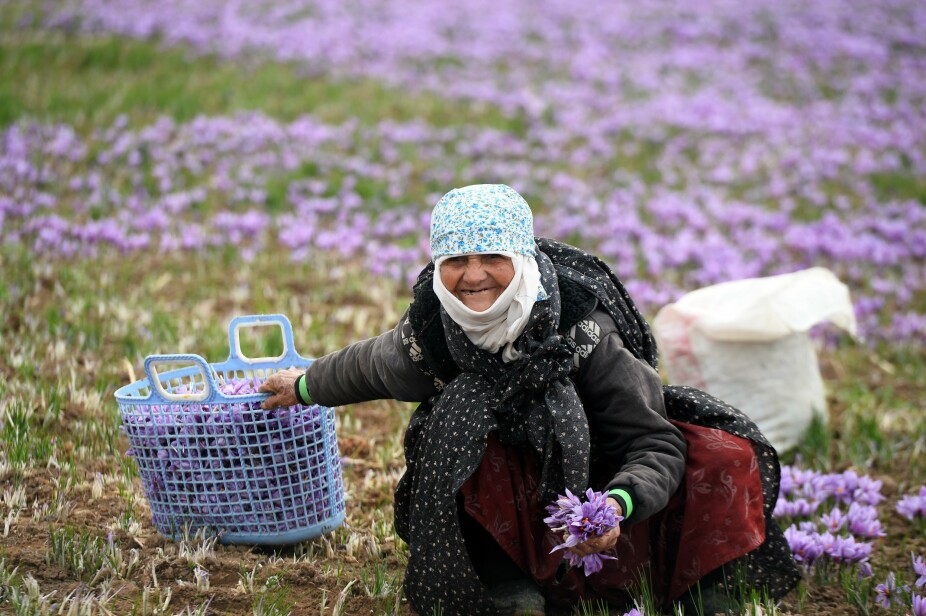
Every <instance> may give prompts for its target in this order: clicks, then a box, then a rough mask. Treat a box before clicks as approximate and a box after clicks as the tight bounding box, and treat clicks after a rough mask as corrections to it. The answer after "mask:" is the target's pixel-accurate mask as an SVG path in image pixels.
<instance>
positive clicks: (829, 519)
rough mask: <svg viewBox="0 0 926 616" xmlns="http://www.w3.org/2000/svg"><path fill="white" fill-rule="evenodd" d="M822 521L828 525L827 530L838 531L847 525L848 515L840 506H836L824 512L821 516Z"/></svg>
mask: <svg viewBox="0 0 926 616" xmlns="http://www.w3.org/2000/svg"><path fill="white" fill-rule="evenodd" d="M820 521H821V522H823V524H824V525H825V526H826V530H828V531H830V532H831V533H836V532H839V531H840V530H841V529H842V527H843V526H845V525H846V515H845V514H844V513H843V512H842V510H841V509H839V507H834V508H833V510H832V511H830V512H829V513H824V514H823V515H822V516H821V517H820Z"/></svg>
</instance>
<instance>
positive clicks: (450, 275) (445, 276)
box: [440, 254, 514, 312]
mask: <svg viewBox="0 0 926 616" xmlns="http://www.w3.org/2000/svg"><path fill="white" fill-rule="evenodd" d="M512 278H514V264H513V263H512V262H511V259H509V258H508V257H506V256H504V255H498V254H481V255H466V256H462V257H450V258H449V259H446V260H444V261H443V263H441V266H440V279H441V282H442V283H444V288H445V289H447V290H448V291H450V292H451V293H453V295H454V297H456V298H457V299H458V300H460V301H461V302H463V305H464V306H466V307H467V308H469V309H470V310H474V311H476V312H483V311H485V310H488V309H489V307H491V306H492V304H494V303H495V300H497V299H498V296H499V295H501V294H502V292H503V291H504V290H505V289H507V288H508V285H509V284H511V279H512Z"/></svg>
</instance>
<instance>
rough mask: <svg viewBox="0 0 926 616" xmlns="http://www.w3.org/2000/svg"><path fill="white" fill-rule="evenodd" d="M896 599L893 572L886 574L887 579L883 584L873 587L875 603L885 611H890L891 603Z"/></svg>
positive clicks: (895, 583)
mask: <svg viewBox="0 0 926 616" xmlns="http://www.w3.org/2000/svg"><path fill="white" fill-rule="evenodd" d="M896 598H897V582H896V581H895V579H894V572H893V571H891V572H890V573H888V574H887V579H886V580H885V581H884V583H883V584H878V585H877V586H875V603H877V604H878V605H880V606H881V607H883V608H884V609H886V610H889V609H891V602H892V601H893V600H894V599H896Z"/></svg>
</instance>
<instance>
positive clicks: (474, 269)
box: [463, 258, 485, 282]
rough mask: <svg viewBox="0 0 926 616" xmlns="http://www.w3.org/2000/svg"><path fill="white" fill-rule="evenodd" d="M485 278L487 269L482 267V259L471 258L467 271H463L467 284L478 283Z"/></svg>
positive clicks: (467, 263)
mask: <svg viewBox="0 0 926 616" xmlns="http://www.w3.org/2000/svg"><path fill="white" fill-rule="evenodd" d="M484 278H485V268H484V267H483V266H482V261H481V260H480V259H473V258H469V259H467V261H466V269H465V270H463V279H464V280H465V281H467V282H478V281H480V280H483V279H484Z"/></svg>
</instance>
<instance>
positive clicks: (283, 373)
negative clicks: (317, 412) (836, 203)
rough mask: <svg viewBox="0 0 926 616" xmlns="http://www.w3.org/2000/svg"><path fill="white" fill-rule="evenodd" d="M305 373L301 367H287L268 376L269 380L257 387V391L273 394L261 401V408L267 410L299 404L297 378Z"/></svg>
mask: <svg viewBox="0 0 926 616" xmlns="http://www.w3.org/2000/svg"><path fill="white" fill-rule="evenodd" d="M303 374H305V370H302V369H300V368H287V369H286V370H280V371H279V372H275V373H273V374H271V375H270V376H268V377H267V380H266V381H264V382H263V383H261V385H260V387H258V388H257V391H259V392H261V393H267V394H272V395H271V396H270V397H269V398H267V399H266V400H264V401H263V402H261V403H260V408H262V409H264V410H265V411H267V410H270V409H275V408H277V407H279V406H293V405H296V404H299V401H298V400H297V399H296V379H298V378H299V377H300V376H302V375H303Z"/></svg>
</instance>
